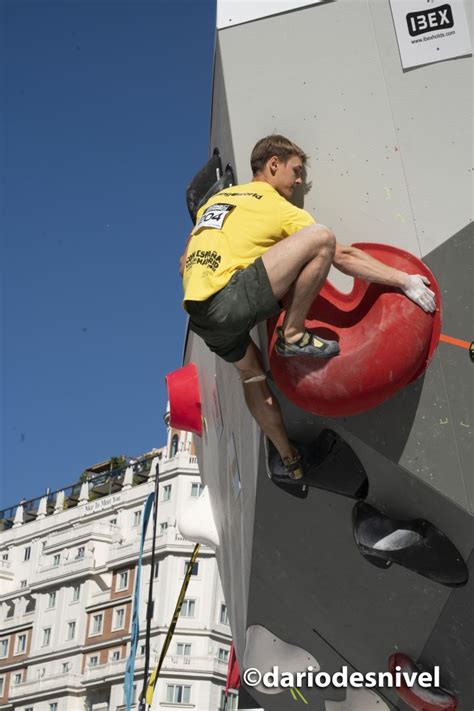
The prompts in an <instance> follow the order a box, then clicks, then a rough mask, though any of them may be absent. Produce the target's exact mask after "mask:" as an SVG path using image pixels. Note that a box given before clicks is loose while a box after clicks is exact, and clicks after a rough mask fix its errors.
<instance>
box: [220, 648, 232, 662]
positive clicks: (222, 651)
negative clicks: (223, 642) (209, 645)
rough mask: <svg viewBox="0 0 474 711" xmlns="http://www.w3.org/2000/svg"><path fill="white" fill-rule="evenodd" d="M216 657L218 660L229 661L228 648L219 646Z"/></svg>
mask: <svg viewBox="0 0 474 711" xmlns="http://www.w3.org/2000/svg"><path fill="white" fill-rule="evenodd" d="M217 658H218V659H219V661H220V662H226V663H227V662H228V661H229V650H228V649H224V648H223V647H219V650H218V652H217Z"/></svg>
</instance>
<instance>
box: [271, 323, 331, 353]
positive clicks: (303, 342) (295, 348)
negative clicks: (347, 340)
mask: <svg viewBox="0 0 474 711" xmlns="http://www.w3.org/2000/svg"><path fill="white" fill-rule="evenodd" d="M277 332H278V338H277V340H276V343H275V350H276V352H277V353H278V355H281V356H283V357H284V358H289V357H291V356H310V357H311V358H332V356H335V355H337V354H338V353H339V351H340V348H339V343H338V342H337V341H326V340H325V339H324V338H319V336H314V335H313V334H312V333H310V332H309V331H307V330H306V329H305V331H304V333H303V335H302V336H301V338H300V339H299V340H298V341H296V342H295V343H289V342H288V341H287V340H285V337H284V335H283V329H282V328H278V331H277Z"/></svg>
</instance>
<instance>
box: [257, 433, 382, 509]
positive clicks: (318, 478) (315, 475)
mask: <svg viewBox="0 0 474 711" xmlns="http://www.w3.org/2000/svg"><path fill="white" fill-rule="evenodd" d="M292 444H293V446H294V447H296V449H297V450H298V452H299V453H300V455H301V462H302V467H303V472H304V478H303V481H302V483H303V485H305V486H306V489H308V487H315V488H317V489H324V490H325V491H331V492H333V493H334V494H341V495H342V496H348V497H350V498H352V499H365V497H366V496H367V492H368V489H369V482H368V479H367V475H366V473H365V471H364V468H363V466H362V464H361V463H360V461H359V459H358V457H357V456H356V454H355V452H354V451H353V450H352V449H351V447H349V445H348V444H347V442H345V441H344V440H343V439H342V437H340V436H339V435H338V434H337V433H336V432H334V431H333V430H329V429H326V430H323V431H322V432H321V434H320V435H319V437H318V438H317V439H316V440H314V441H313V442H308V443H301V442H292ZM268 468H269V471H270V472H271V479H272V481H273V482H274V483H275V484H277V485H278V486H280V488H282V489H283V488H284V490H285V491H288V492H289V493H293V490H294V489H295V488H296V487H299V488H300V489H301V486H302V484H301V483H299V482H298V481H297V482H295V483H292V482H291V481H290V480H289V479H288V476H286V475H285V470H284V468H283V465H282V462H281V459H280V455H279V454H278V452H277V451H276V449H275V447H274V446H273V445H272V443H271V442H268ZM295 495H298V494H295ZM306 496H307V491H306V494H305V496H304V498H305V497H306ZM300 498H303V497H302V496H301V495H300Z"/></svg>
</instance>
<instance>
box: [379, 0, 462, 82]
mask: <svg viewBox="0 0 474 711" xmlns="http://www.w3.org/2000/svg"><path fill="white" fill-rule="evenodd" d="M390 5H391V7H392V15H393V20H394V23H395V32H396V34H397V40H398V48H399V50H400V58H401V60H402V67H403V68H404V69H407V68H409V67H419V66H420V65H422V64H432V63H433V62H441V61H443V60H444V59H452V58H454V57H461V56H463V55H467V54H471V52H472V49H471V39H470V36H469V29H468V26H467V20H466V12H465V9H464V0H449V2H437V1H436V0H390Z"/></svg>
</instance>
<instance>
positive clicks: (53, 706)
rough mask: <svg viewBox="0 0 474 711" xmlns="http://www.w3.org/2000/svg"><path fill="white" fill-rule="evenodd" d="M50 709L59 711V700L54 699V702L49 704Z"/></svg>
mask: <svg viewBox="0 0 474 711" xmlns="http://www.w3.org/2000/svg"><path fill="white" fill-rule="evenodd" d="M49 711H58V702H57V701H53V703H52V704H50V705H49Z"/></svg>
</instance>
